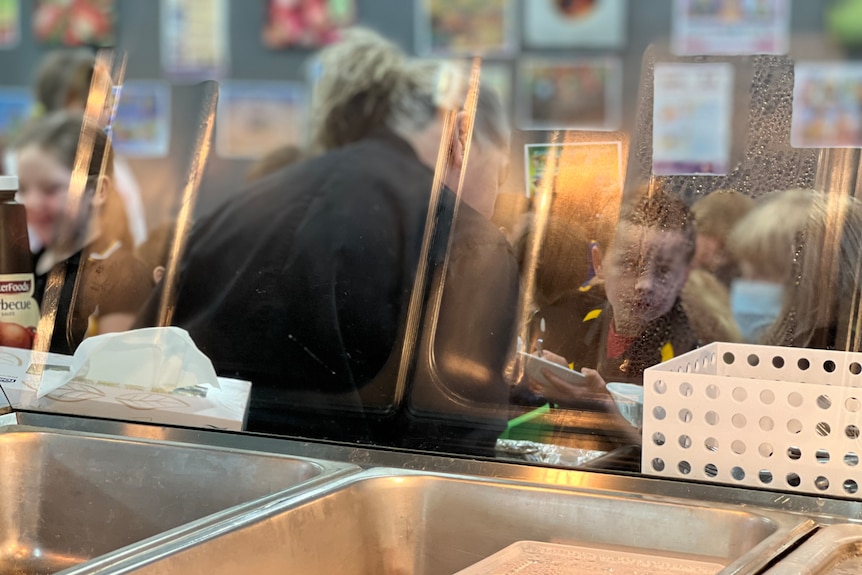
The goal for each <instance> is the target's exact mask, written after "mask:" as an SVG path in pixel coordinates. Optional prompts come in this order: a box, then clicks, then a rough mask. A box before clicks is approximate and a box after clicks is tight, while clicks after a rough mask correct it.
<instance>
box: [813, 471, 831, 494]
mask: <svg viewBox="0 0 862 575" xmlns="http://www.w3.org/2000/svg"><path fill="white" fill-rule="evenodd" d="M814 487H816V488H817V489H819V490H820V491H826V490H827V489H829V480H828V479H827V478H825V477H823V476H822V475H820V476H819V477H817V479H815V480H814Z"/></svg>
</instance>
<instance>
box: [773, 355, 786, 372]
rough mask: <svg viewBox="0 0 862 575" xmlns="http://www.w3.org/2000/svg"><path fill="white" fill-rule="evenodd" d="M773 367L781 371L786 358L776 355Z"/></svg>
mask: <svg viewBox="0 0 862 575" xmlns="http://www.w3.org/2000/svg"><path fill="white" fill-rule="evenodd" d="M772 367H774V368H775V369H781V368H782V367H784V358H783V357H781V356H780V355H776V356H775V357H773V358H772Z"/></svg>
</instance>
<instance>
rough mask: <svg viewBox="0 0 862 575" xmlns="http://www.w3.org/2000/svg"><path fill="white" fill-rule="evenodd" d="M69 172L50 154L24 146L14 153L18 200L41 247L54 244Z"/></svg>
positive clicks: (70, 173) (67, 186)
mask: <svg viewBox="0 0 862 575" xmlns="http://www.w3.org/2000/svg"><path fill="white" fill-rule="evenodd" d="M71 180H72V171H71V170H69V169H68V168H66V167H65V166H63V164H61V163H60V162H59V161H57V159H56V158H55V157H54V155H53V154H50V153H48V152H47V151H45V150H43V149H42V148H40V147H38V146H27V147H26V148H23V149H22V150H21V151H20V152H19V154H18V186H19V188H18V190H19V191H18V200H19V201H20V202H21V203H23V204H24V206H25V207H26V208H27V224H28V226H29V227H30V230H31V231H32V232H33V233H35V234H36V236H37V237H38V238H39V241H40V242H41V243H42V245H43V246H45V247H50V246H51V245H52V244H53V243H54V234H55V231H56V228H57V224H58V223H59V221H60V219H61V218H63V216H64V213H65V209H66V198H67V196H68V194H69V184H70V182H71Z"/></svg>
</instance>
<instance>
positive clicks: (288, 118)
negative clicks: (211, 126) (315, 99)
mask: <svg viewBox="0 0 862 575" xmlns="http://www.w3.org/2000/svg"><path fill="white" fill-rule="evenodd" d="M307 93H308V89H307V88H306V86H305V85H304V84H301V83H296V82H226V83H225V84H224V85H223V86H222V88H221V93H220V95H219V102H218V112H217V118H216V152H217V153H218V154H219V155H220V156H222V157H225V158H246V159H253V158H259V157H261V156H263V155H265V154H267V153H269V152H271V151H273V150H275V149H277V148H279V147H282V146H288V145H301V144H302V143H303V142H304V140H305V129H306V125H305V116H306V114H305V108H306V99H307Z"/></svg>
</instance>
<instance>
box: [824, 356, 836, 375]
mask: <svg viewBox="0 0 862 575" xmlns="http://www.w3.org/2000/svg"><path fill="white" fill-rule="evenodd" d="M823 371H825V372H826V373H832V372H834V371H835V362H834V361H832V360H831V359H827V360H826V361H824V362H823Z"/></svg>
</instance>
